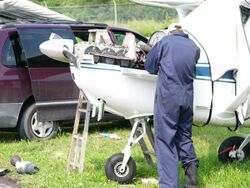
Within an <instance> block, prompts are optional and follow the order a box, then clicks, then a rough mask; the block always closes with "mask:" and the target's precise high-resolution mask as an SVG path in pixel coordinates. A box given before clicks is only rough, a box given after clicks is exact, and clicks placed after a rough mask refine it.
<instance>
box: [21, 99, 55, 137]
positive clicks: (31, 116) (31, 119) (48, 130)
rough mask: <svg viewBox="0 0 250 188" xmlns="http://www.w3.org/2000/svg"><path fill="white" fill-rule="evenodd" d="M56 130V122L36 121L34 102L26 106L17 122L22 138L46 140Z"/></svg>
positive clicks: (53, 134)
mask: <svg viewBox="0 0 250 188" xmlns="http://www.w3.org/2000/svg"><path fill="white" fill-rule="evenodd" d="M57 131H58V122H55V121H44V122H41V121H38V120H37V111H36V106H35V104H32V105H30V106H28V107H27V108H26V109H25V111H24V113H23V115H22V117H21V120H20V123H19V135H20V137H21V138H22V139H28V140H48V139H51V138H54V137H55V136H56V134H57Z"/></svg>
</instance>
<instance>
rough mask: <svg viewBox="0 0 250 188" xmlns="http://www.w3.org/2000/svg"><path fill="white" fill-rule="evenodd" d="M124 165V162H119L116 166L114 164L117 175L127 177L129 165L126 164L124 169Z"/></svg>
mask: <svg viewBox="0 0 250 188" xmlns="http://www.w3.org/2000/svg"><path fill="white" fill-rule="evenodd" d="M121 167H122V162H118V163H117V164H116V165H115V166H114V173H115V175H116V176H118V177H120V178H122V177H126V176H127V175H128V173H129V166H128V165H126V166H125V168H124V169H122V168H121Z"/></svg>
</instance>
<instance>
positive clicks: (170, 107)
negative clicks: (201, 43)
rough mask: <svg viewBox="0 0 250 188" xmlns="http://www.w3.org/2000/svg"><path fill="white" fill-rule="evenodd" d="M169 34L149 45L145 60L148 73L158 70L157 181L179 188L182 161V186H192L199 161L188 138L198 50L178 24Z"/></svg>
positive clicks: (190, 126) (156, 115)
mask: <svg viewBox="0 0 250 188" xmlns="http://www.w3.org/2000/svg"><path fill="white" fill-rule="evenodd" d="M180 28H181V27H180ZM169 33H170V34H169V35H168V36H166V37H164V38H163V39H162V40H161V41H160V42H158V43H157V44H156V45H155V46H154V47H153V48H152V50H151V51H150V53H149V55H148V57H147V60H146V62H145V68H146V70H147V71H148V72H150V73H151V74H157V73H158V77H157V87H156V94H155V104H154V125H155V147H156V153H157V159H158V173H159V184H160V187H161V188H163V187H164V188H165V187H166V188H167V187H171V188H172V187H178V160H181V161H182V166H183V168H184V169H185V175H186V185H185V186H186V187H192V188H193V187H195V186H196V177H197V166H198V163H199V161H198V159H197V156H196V154H195V151H194V148H193V144H192V138H191V137H192V120H193V79H194V76H195V64H196V62H197V61H198V59H199V55H200V50H199V48H198V47H197V46H196V44H195V43H194V42H193V41H192V40H191V39H189V38H188V35H187V34H185V33H184V32H183V31H182V29H179V28H178V26H177V27H174V28H173V31H172V32H169ZM190 167H192V170H191V168H190ZM190 172H191V173H190Z"/></svg>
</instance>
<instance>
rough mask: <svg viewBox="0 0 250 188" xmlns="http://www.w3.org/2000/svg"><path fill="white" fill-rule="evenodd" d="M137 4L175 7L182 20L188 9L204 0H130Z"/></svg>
mask: <svg viewBox="0 0 250 188" xmlns="http://www.w3.org/2000/svg"><path fill="white" fill-rule="evenodd" d="M131 1H133V2H135V3H138V4H143V5H150V6H158V7H169V8H175V9H176V11H177V13H178V17H179V20H182V19H183V18H184V17H185V16H187V15H188V13H189V12H190V11H189V10H190V9H193V8H194V7H197V6H198V5H200V4H201V3H203V2H204V0H131Z"/></svg>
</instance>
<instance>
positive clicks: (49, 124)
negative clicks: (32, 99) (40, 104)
mask: <svg viewBox="0 0 250 188" xmlns="http://www.w3.org/2000/svg"><path fill="white" fill-rule="evenodd" d="M53 127H54V123H53V121H45V122H41V121H38V120H37V112H35V113H34V115H33V116H32V118H31V130H32V132H33V134H34V135H35V136H37V137H40V138H45V137H47V136H49V135H50V134H51V133H52V132H53Z"/></svg>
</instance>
